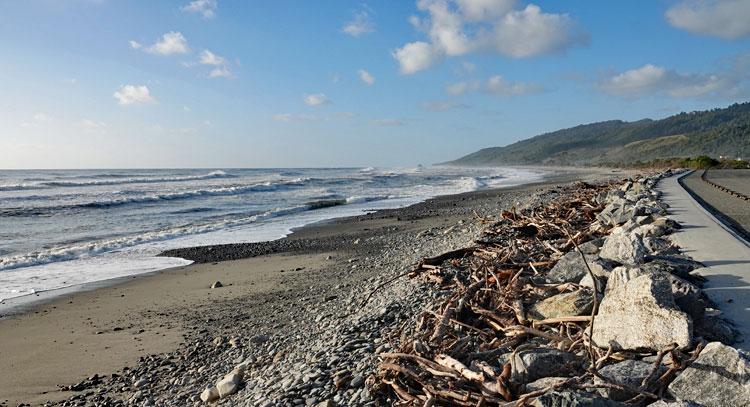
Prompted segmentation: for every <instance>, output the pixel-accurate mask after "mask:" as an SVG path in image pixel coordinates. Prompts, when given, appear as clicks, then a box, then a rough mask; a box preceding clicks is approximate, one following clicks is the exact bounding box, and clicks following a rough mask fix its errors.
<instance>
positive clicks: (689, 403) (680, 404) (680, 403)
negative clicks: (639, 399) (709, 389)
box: [648, 400, 701, 407]
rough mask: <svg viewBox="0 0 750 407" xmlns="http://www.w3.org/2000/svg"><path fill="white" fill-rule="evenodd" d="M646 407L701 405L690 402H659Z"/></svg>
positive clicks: (690, 406) (697, 406) (699, 406)
mask: <svg viewBox="0 0 750 407" xmlns="http://www.w3.org/2000/svg"><path fill="white" fill-rule="evenodd" d="M648 407H701V405H700V404H697V403H693V402H692V401H665V400H659V401H657V402H656V403H651V404H649V405H648Z"/></svg>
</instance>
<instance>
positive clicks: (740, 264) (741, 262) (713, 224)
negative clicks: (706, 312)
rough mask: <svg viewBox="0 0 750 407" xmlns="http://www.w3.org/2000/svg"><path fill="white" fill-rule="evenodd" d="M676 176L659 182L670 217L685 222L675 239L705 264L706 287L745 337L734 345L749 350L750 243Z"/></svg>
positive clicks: (703, 272)
mask: <svg viewBox="0 0 750 407" xmlns="http://www.w3.org/2000/svg"><path fill="white" fill-rule="evenodd" d="M677 178H678V177H671V178H666V179H663V180H662V181H661V183H660V184H659V190H660V191H662V193H663V194H664V201H665V202H666V203H667V204H669V205H670V217H671V218H672V219H674V220H676V221H678V222H680V224H682V226H683V229H682V230H680V231H679V232H678V233H676V234H675V237H674V238H675V241H676V243H677V245H679V246H680V247H681V248H682V251H683V252H684V253H686V254H688V255H690V256H692V257H693V258H694V259H695V260H697V261H700V262H702V263H703V264H705V265H706V267H705V268H702V269H700V270H698V271H697V272H698V273H700V274H701V275H703V276H705V277H706V278H708V282H707V283H706V285H705V287H704V291H705V292H706V294H707V295H708V296H709V297H710V298H711V299H712V300H713V301H714V302H715V303H716V304H717V305H718V306H719V309H721V310H722V311H723V312H724V315H725V316H726V317H728V318H729V319H731V320H732V321H734V322H735V323H736V324H737V328H738V330H739V331H740V332H741V333H742V335H743V337H744V338H745V340H744V342H743V343H740V344H736V345H735V346H736V347H738V348H741V349H745V350H750V243H747V242H745V241H744V240H741V239H739V238H737V237H735V235H733V234H732V233H730V232H729V231H728V230H727V229H726V228H725V227H724V226H723V225H721V224H719V223H718V221H717V220H716V218H714V217H713V216H712V215H711V214H709V213H708V211H706V210H705V209H704V208H703V207H701V206H700V205H699V204H698V203H697V202H696V201H695V200H693V198H692V197H691V196H690V195H689V194H688V193H687V192H686V191H685V190H684V189H683V188H682V186H680V184H679V183H678V182H677Z"/></svg>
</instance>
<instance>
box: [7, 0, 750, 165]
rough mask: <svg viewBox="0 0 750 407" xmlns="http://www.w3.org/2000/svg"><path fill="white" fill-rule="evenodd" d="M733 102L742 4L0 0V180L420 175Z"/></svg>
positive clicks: (748, 4) (744, 85) (746, 72)
mask: <svg viewBox="0 0 750 407" xmlns="http://www.w3.org/2000/svg"><path fill="white" fill-rule="evenodd" d="M748 95H750V1H747V0H723V1H718V0H705V1H697V0H653V1H652V0H641V1H606V2H605V1H597V0H585V1H584V0H581V1H569V2H568V1H566V2H561V1H534V2H526V1H521V0H516V1H514V0H417V1H413V0H402V1H387V0H383V1H368V2H355V1H343V0H342V1H334V0H321V1H284V0H274V1H261V0H258V1H252V2H248V1H230V0H192V1H191V0H178V1H167V0H164V1H139V0H132V1H115V0H27V1H15V0H0V168H6V169H14V168H136V167H145V168H161V167H180V168H184V167H211V168H228V167H342V166H414V165H417V164H425V165H427V164H432V163H437V162H442V161H446V160H450V159H454V158H458V157H460V156H462V155H464V154H467V153H471V152H473V151H475V150H478V149H480V148H484V147H491V146H502V145H507V144H509V143H512V142H514V141H517V140H521V139H524V138H528V137H531V136H534V135H537V134H540V133H544V132H548V131H554V130H557V129H560V128H565V127H571V126H575V125H578V124H583V123H590V122H595V121H602V120H611V119H621V120H639V119H642V118H654V119H657V118H661V117H666V116H669V115H672V114H676V113H679V112H681V111H694V110H703V109H710V108H715V107H724V106H727V105H729V104H732V103H735V102H744V101H747V100H749V99H750V97H748Z"/></svg>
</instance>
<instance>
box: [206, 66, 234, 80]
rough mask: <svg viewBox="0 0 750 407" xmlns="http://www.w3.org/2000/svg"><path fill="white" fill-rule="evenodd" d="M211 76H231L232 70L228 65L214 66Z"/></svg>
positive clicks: (209, 75)
mask: <svg viewBox="0 0 750 407" xmlns="http://www.w3.org/2000/svg"><path fill="white" fill-rule="evenodd" d="M208 77H209V78H231V77H232V72H230V71H229V69H227V67H226V66H222V67H218V68H214V69H212V70H211V72H209V73H208Z"/></svg>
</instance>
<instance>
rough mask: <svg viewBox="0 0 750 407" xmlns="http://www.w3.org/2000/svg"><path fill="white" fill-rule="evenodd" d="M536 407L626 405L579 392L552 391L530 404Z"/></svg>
mask: <svg viewBox="0 0 750 407" xmlns="http://www.w3.org/2000/svg"><path fill="white" fill-rule="evenodd" d="M528 405H530V406H534V407H624V406H626V404H624V403H620V402H618V401H614V400H607V399H605V398H601V397H599V396H596V395H594V394H591V393H585V392H579V391H550V392H547V393H546V394H543V395H541V396H539V397H537V398H535V399H533V400H531V401H530V402H529V404H528Z"/></svg>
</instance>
